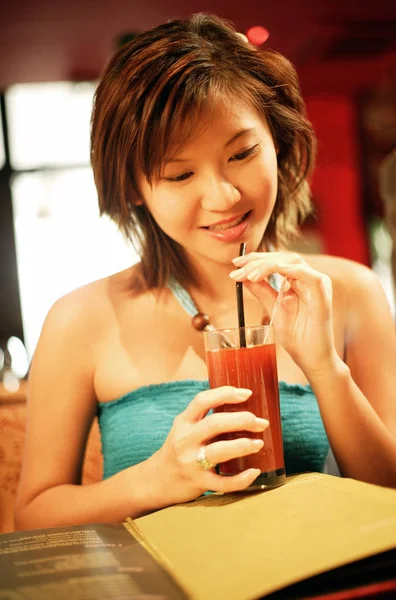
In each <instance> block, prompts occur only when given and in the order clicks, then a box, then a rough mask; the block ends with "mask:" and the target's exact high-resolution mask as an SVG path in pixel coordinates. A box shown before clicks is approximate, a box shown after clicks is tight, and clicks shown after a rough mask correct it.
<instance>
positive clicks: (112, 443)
mask: <svg viewBox="0 0 396 600" xmlns="http://www.w3.org/2000/svg"><path fill="white" fill-rule="evenodd" d="M207 389H209V384H208V382H207V381H197V380H186V381H171V382H169V383H161V384H156V385H148V386H145V387H141V388H138V389H137V390H134V391H133V392H129V393H127V394H125V395H124V396H121V397H120V398H117V399H116V400H111V401H110V402H100V403H99V406H98V419H99V426H100V430H101V436H102V452H103V458H104V478H105V479H106V478H108V477H110V476H111V475H114V474H115V473H118V472H119V471H122V470H123V469H126V468H127V467H130V466H132V465H136V464H137V463H140V462H142V461H144V460H146V459H147V458H149V457H150V456H151V455H152V454H154V452H156V451H157V450H159V449H160V448H161V446H162V445H163V443H164V442H165V439H166V438H167V436H168V433H169V431H170V429H171V427H172V424H173V421H174V419H175V417H176V416H177V415H178V414H179V413H181V412H182V411H184V410H185V409H186V407H187V405H188V404H189V403H190V402H191V400H192V399H193V398H194V396H196V394H198V392H200V391H203V390H207ZM279 391H280V406H281V416H282V429H283V443H284V451H285V464H286V473H287V474H289V475H290V474H292V473H301V472H304V471H320V472H323V471H324V470H325V463H326V457H327V454H328V452H329V442H328V440H327V436H326V432H325V429H324V426H323V422H322V419H321V416H320V412H319V407H318V403H317V400H316V397H315V395H314V393H313V391H312V389H311V387H310V386H309V385H304V386H302V385H290V384H287V383H285V382H283V381H281V382H280V384H279Z"/></svg>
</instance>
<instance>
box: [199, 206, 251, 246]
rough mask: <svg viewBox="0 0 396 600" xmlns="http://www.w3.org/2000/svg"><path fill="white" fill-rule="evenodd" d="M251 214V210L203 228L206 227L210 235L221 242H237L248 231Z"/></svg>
mask: <svg viewBox="0 0 396 600" xmlns="http://www.w3.org/2000/svg"><path fill="white" fill-rule="evenodd" d="M250 216H251V211H249V212H247V213H245V214H243V215H240V216H238V217H231V218H230V219H224V220H223V221H219V222H217V223H214V224H213V225H209V226H207V227H203V228H202V229H204V231H206V232H207V234H208V235H210V237H212V238H215V239H217V240H219V241H221V242H236V241H237V240H240V239H241V237H242V236H243V234H244V233H245V232H246V230H247V228H248V226H249V224H250Z"/></svg>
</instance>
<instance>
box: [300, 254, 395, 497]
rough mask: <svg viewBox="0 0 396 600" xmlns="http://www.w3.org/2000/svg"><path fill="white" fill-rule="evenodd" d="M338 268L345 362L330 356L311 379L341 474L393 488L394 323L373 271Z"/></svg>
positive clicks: (353, 266) (346, 264) (361, 268)
mask: <svg viewBox="0 0 396 600" xmlns="http://www.w3.org/2000/svg"><path fill="white" fill-rule="evenodd" d="M341 264H342V263H341ZM340 266H341V265H340ZM341 269H342V271H341V277H342V279H343V283H344V286H345V287H346V294H347V298H348V308H347V317H346V364H344V363H343V362H342V361H341V360H340V359H339V358H338V357H335V360H334V364H329V365H328V368H325V369H323V371H322V372H317V373H311V374H310V383H311V385H312V387H313V389H314V391H315V394H316V396H317V398H318V402H319V405H320V409H321V413H322V417H323V421H324V424H325V427H326V431H327V434H328V437H329V441H330V444H331V446H332V448H333V451H334V453H335V456H336V458H337V462H338V464H339V466H340V469H341V471H342V473H343V474H344V475H345V476H349V477H354V478H356V479H360V480H362V481H368V482H371V483H377V484H380V485H387V486H391V487H396V394H395V389H396V377H395V373H396V337H395V326H394V323H393V321H392V317H391V314H390V311H389V307H388V304H387V300H386V298H385V295H384V293H383V290H382V288H381V286H380V284H379V282H378V280H377V278H376V276H375V275H374V273H372V272H371V271H370V270H368V269H366V268H365V267H363V266H361V265H350V264H348V263H345V264H344V265H343V266H341Z"/></svg>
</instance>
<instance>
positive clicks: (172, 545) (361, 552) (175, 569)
mask: <svg viewBox="0 0 396 600" xmlns="http://www.w3.org/2000/svg"><path fill="white" fill-rule="evenodd" d="M128 521H129V526H130V527H131V528H132V529H133V531H134V532H135V535H136V537H137V538H138V539H140V541H141V542H142V543H144V544H146V547H150V548H151V551H152V552H153V555H154V556H156V558H157V560H159V561H161V560H163V561H164V562H163V564H164V566H165V565H166V568H167V569H168V571H169V572H170V573H172V574H173V576H174V577H175V578H176V580H177V581H178V582H179V583H180V584H181V585H182V586H183V587H184V588H185V589H187V590H189V591H190V593H191V597H192V598H193V599H194V600H206V599H208V598H215V599H216V600H251V599H254V598H259V597H264V596H266V595H268V594H270V593H272V592H276V591H277V590H283V592H282V595H281V596H279V597H282V598H284V597H286V591H285V588H287V587H288V586H291V585H292V584H296V582H300V581H304V580H305V581H306V580H310V579H312V578H313V577H315V576H318V575H319V574H323V575H322V579H321V581H319V578H317V579H316V582H317V585H316V586H314V589H319V588H320V586H321V585H322V582H323V580H324V579H326V577H325V575H324V574H325V573H327V574H328V573H329V571H331V574H330V576H329V574H328V575H327V586H324V588H323V589H333V588H334V587H337V585H338V582H341V585H340V587H341V588H342V587H344V586H345V585H349V584H351V585H354V584H355V583H356V584H360V583H361V582H362V581H363V580H364V576H365V574H364V572H365V569H366V567H367V565H365V564H364V563H360V562H359V561H361V560H362V559H366V558H368V557H373V555H374V556H375V557H376V558H375V560H373V559H372V564H371V569H372V571H371V572H372V577H371V578H369V579H368V581H369V582H370V581H371V580H375V578H376V573H377V574H379V578H380V579H381V580H383V579H384V577H385V578H390V577H391V576H390V575H389V574H393V575H394V578H395V579H396V552H395V548H396V490H392V489H388V488H383V487H379V486H375V485H371V484H366V483H362V482H359V481H355V480H352V479H341V478H338V477H332V476H330V475H323V474H320V473H310V474H303V475H297V476H292V477H289V478H288V480H287V483H286V484H285V485H284V486H282V487H279V488H276V489H274V490H271V491H267V492H259V493H256V494H228V495H224V496H221V495H220V496H216V495H214V496H208V497H205V498H203V499H199V500H197V501H195V502H192V503H188V504H181V505H177V506H173V507H170V508H166V509H164V510H161V511H158V512H156V513H153V514H150V515H147V516H144V517H141V518H139V519H136V520H134V521H132V520H128ZM351 563H352V564H351ZM373 564H374V567H375V568H374V569H373ZM343 565H350V566H349V569H350V571H349V574H348V573H347V574H346V575H345V569H344V571H342V570H341V571H335V570H337V568H339V567H342V566H343ZM352 567H353V568H352ZM342 578H343V579H342ZM395 584H396V582H395ZM311 588H312V586H311ZM290 594H291V595H290V598H297V597H299V596H298V595H297V592H296V593H295V594H294V593H293V591H290Z"/></svg>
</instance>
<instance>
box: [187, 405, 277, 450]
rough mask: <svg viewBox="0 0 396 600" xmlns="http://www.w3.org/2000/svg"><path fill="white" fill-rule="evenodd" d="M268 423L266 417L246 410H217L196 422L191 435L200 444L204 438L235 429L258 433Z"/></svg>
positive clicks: (207, 438) (265, 427)
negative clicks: (263, 417)
mask: <svg viewBox="0 0 396 600" xmlns="http://www.w3.org/2000/svg"><path fill="white" fill-rule="evenodd" d="M268 425H269V422H268V421H267V419H262V418H260V417H256V416H255V415H254V414H253V413H251V412H248V411H244V412H242V411H238V412H218V413H214V414H211V415H209V416H207V417H205V419H202V420H201V421H199V422H198V423H196V425H195V427H194V429H193V431H192V432H191V436H192V439H193V440H194V441H195V442H196V443H197V444H198V445H201V444H202V443H203V442H205V441H206V440H209V439H212V438H215V437H217V436H218V435H220V434H222V433H231V432H235V431H252V432H253V433H258V432H260V431H264V430H265V429H267V427H268Z"/></svg>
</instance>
